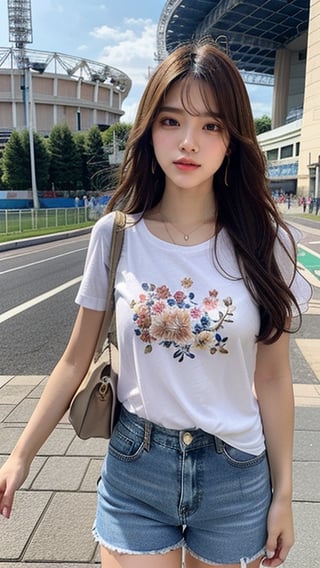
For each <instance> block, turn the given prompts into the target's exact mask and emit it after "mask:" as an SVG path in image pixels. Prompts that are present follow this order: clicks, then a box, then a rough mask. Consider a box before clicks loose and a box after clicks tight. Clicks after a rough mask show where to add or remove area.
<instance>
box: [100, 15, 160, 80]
mask: <svg viewBox="0 0 320 568" xmlns="http://www.w3.org/2000/svg"><path fill="white" fill-rule="evenodd" d="M129 22H130V23H131V25H133V24H134V25H135V24H137V25H138V28H135V29H133V28H130V27H127V28H124V29H120V28H118V27H117V28H116V27H110V26H101V27H99V28H95V29H94V31H93V32H91V34H92V35H94V37H96V38H98V39H102V40H106V41H107V44H106V45H105V47H104V48H103V50H102V53H101V56H100V57H99V60H100V61H101V62H102V63H106V64H109V65H112V66H113V67H117V68H118V69H120V70H121V71H124V72H125V73H127V74H128V75H129V77H130V78H131V80H132V82H133V84H134V85H140V86H141V85H145V83H146V81H147V78H148V73H149V69H150V68H152V67H154V66H155V61H154V53H155V51H156V29H157V26H156V24H154V23H153V22H152V20H150V19H147V20H143V19H142V18H139V19H137V20H135V19H132V18H128V19H127V20H126V24H128V23H129Z"/></svg>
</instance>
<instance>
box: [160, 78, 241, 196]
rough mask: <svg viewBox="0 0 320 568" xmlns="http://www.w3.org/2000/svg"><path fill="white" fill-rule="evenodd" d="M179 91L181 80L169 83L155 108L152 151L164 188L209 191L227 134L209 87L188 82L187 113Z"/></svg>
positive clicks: (224, 154)
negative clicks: (190, 105) (166, 91)
mask: <svg viewBox="0 0 320 568" xmlns="http://www.w3.org/2000/svg"><path fill="white" fill-rule="evenodd" d="M182 90H183V83H181V82H178V83H176V84H175V85H173V86H172V87H171V88H170V89H169V91H168V93H167V95H166V97H165V99H164V101H163V104H162V106H161V107H160V109H159V112H158V115H157V117H156V119H155V122H154V124H153V127H152V142H153V147H154V153H155V156H156V159H157V161H158V163H159V165H160V167H161V168H162V170H163V171H164V173H165V176H166V187H179V188H184V189H188V188H189V189H191V188H197V189H198V190H201V188H206V189H210V191H211V190H212V187H213V176H214V174H215V173H216V171H217V170H218V169H219V168H220V166H221V164H222V162H223V160H224V158H225V156H226V152H227V148H228V145H229V140H230V137H229V135H228V133H227V132H226V130H225V129H224V125H223V123H222V120H221V118H220V116H219V113H218V109H217V105H216V102H215V100H214V97H213V95H212V93H211V91H210V89H209V87H207V86H204V85H201V89H200V83H199V81H198V80H193V81H192V83H191V84H190V85H189V91H188V100H190V101H191V104H192V111H190V112H188V110H186V109H185V108H184V106H187V105H183V103H182V100H184V99H183V93H182ZM204 94H205V97H206V104H205V103H204V100H203V95H204ZM187 108H188V107H187ZM208 108H210V112H209V111H208Z"/></svg>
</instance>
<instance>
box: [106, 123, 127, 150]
mask: <svg viewBox="0 0 320 568" xmlns="http://www.w3.org/2000/svg"><path fill="white" fill-rule="evenodd" d="M131 128H132V124H129V123H126V122H116V123H115V124H112V125H111V126H110V127H109V128H108V129H107V130H105V131H104V132H103V133H102V138H103V142H104V145H105V146H106V148H107V152H108V153H109V154H112V153H113V151H114V145H115V144H117V146H118V150H120V151H121V150H124V149H125V146H126V143H127V140H128V136H129V133H130V130H131Z"/></svg>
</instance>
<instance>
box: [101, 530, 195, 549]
mask: <svg viewBox="0 0 320 568" xmlns="http://www.w3.org/2000/svg"><path fill="white" fill-rule="evenodd" d="M92 534H93V537H94V540H95V541H96V542H97V543H98V544H100V546H103V547H104V548H107V550H110V551H111V552H117V553H118V554H131V555H132V556H146V555H148V554H150V555H155V554H167V553H168V552H171V551H172V550H177V549H178V548H181V549H182V548H183V546H184V539H183V538H182V539H181V540H180V541H179V542H178V543H177V544H173V545H172V546H168V547H166V548H162V549H160V550H142V551H140V550H127V549H125V548H120V547H118V546H113V545H112V544H109V543H108V542H106V541H105V540H104V539H103V538H101V536H100V535H99V533H98V531H97V529H96V528H93V529H92Z"/></svg>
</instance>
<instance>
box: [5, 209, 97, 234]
mask: <svg viewBox="0 0 320 568" xmlns="http://www.w3.org/2000/svg"><path fill="white" fill-rule="evenodd" d="M88 209H89V208H88V207H69V208H66V209H0V235H1V234H2V235H4V234H5V235H8V234H10V233H23V232H26V231H29V232H30V231H36V230H38V229H51V228H52V229H53V230H54V229H56V228H59V227H68V226H70V225H80V224H82V223H86V222H87V221H90V220H93V219H95V218H97V215H96V212H93V211H91V210H88ZM93 213H95V215H93Z"/></svg>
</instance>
